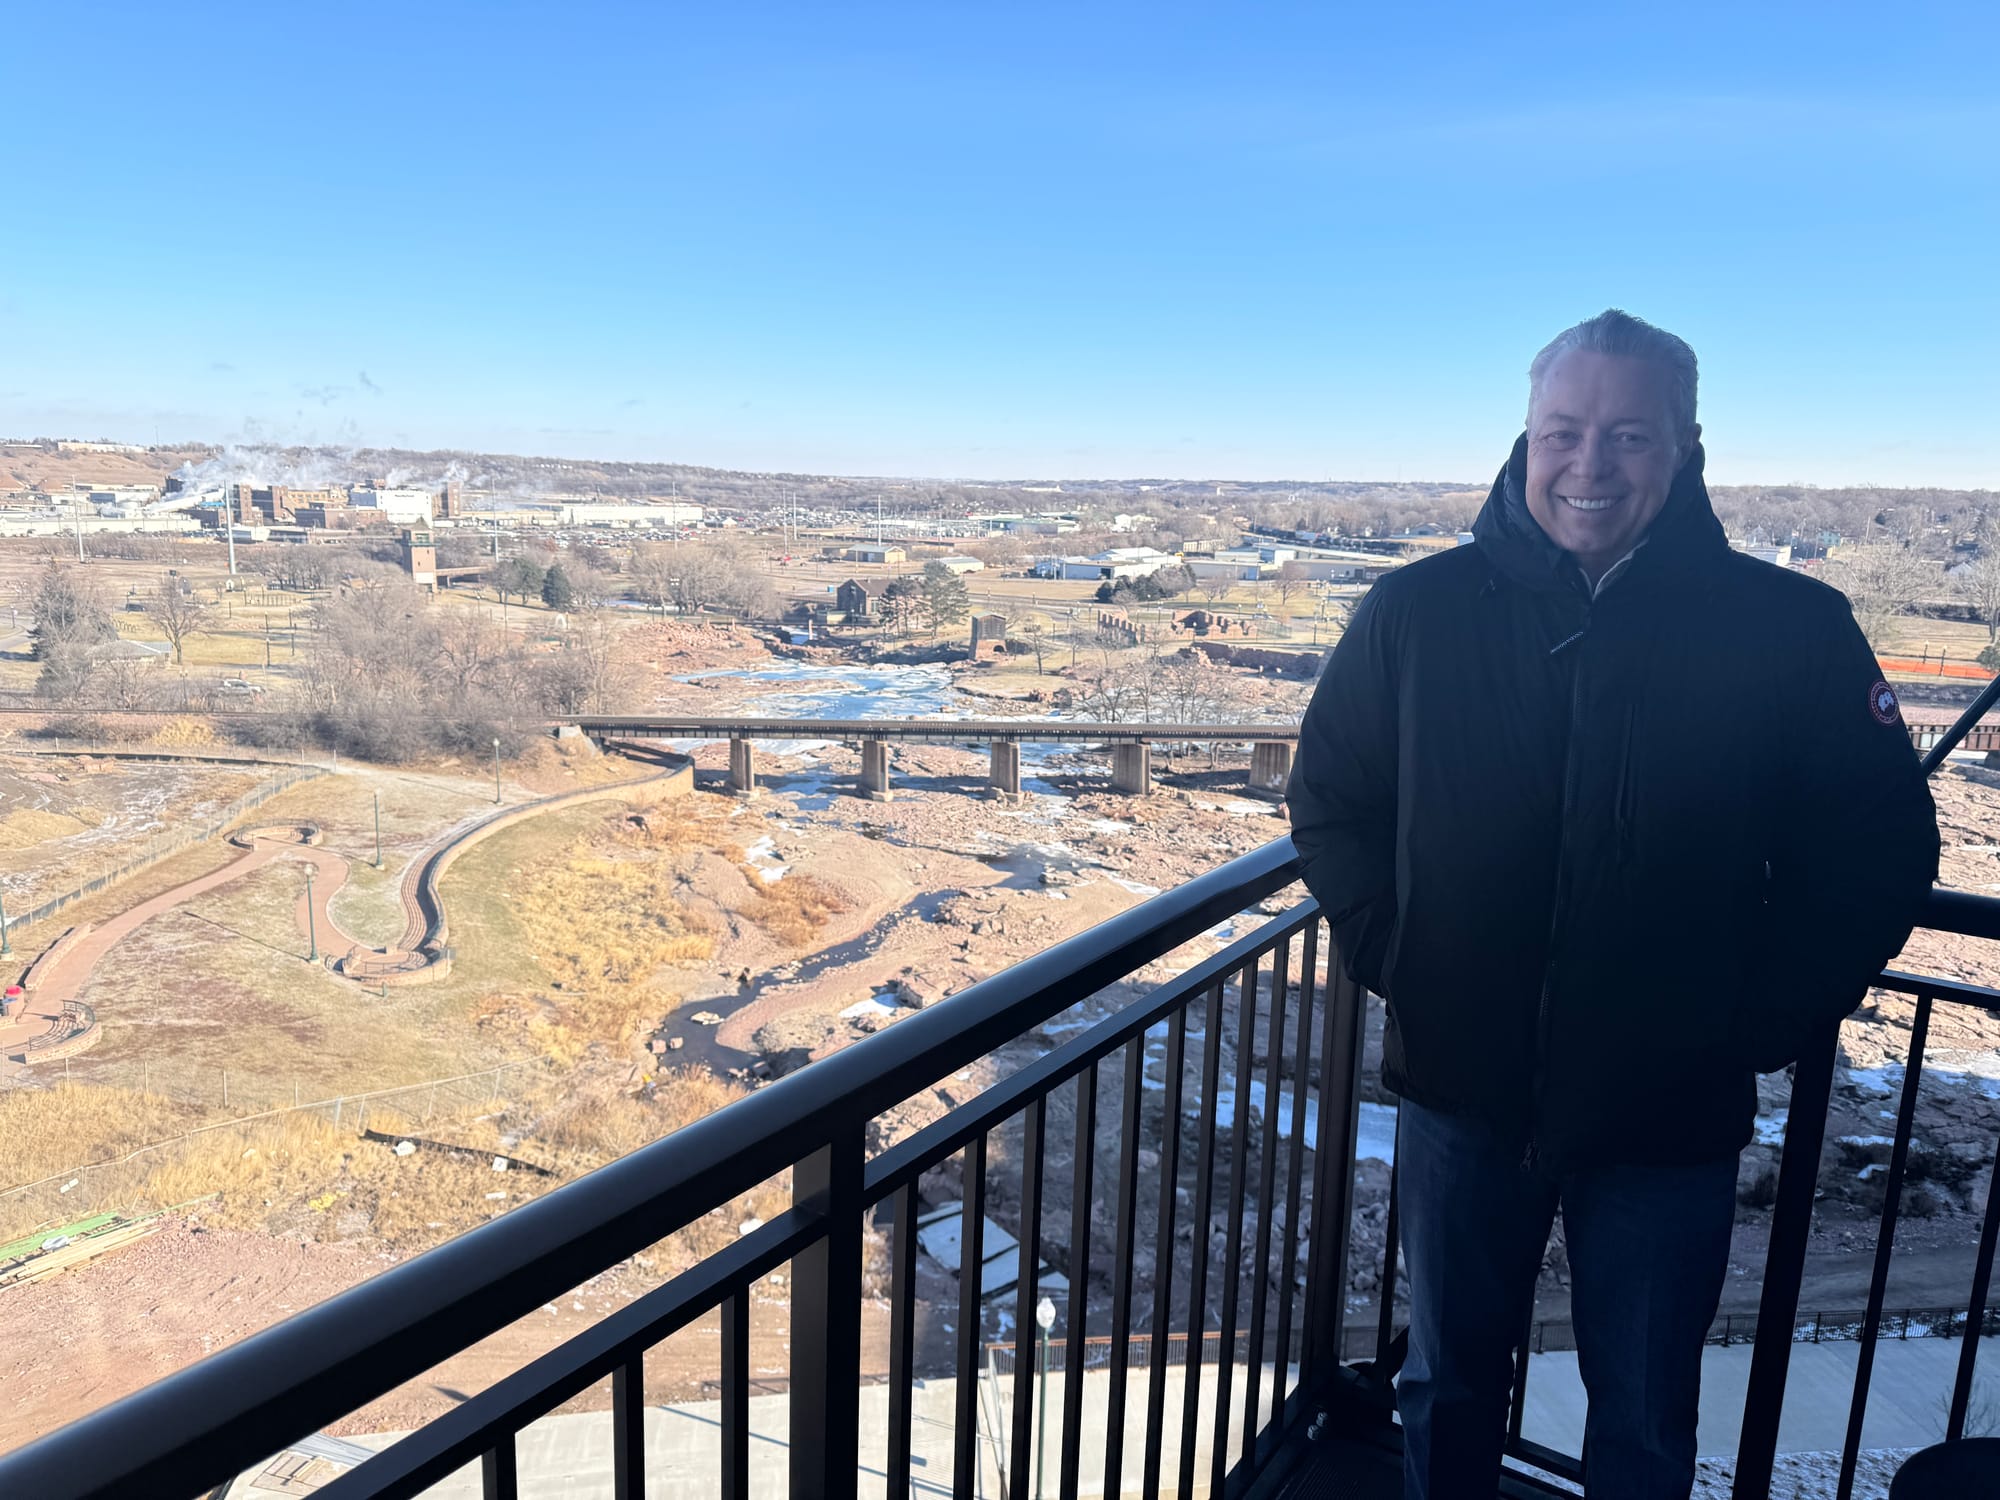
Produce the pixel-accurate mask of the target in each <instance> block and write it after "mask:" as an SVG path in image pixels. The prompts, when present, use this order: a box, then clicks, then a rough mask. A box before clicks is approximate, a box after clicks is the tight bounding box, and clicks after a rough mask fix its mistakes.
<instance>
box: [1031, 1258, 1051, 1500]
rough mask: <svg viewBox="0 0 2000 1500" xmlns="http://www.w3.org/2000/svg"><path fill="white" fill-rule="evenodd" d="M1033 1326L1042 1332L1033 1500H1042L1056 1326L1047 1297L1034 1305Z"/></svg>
mask: <svg viewBox="0 0 2000 1500" xmlns="http://www.w3.org/2000/svg"><path fill="white" fill-rule="evenodd" d="M1035 1326H1036V1327H1038V1328H1040V1329H1041V1331H1042V1336H1041V1346H1042V1349H1041V1369H1040V1372H1039V1377H1038V1380H1037V1383H1038V1384H1039V1385H1040V1386H1041V1391H1042V1415H1041V1419H1040V1420H1039V1421H1038V1422H1037V1423H1036V1424H1035V1500H1042V1459H1043V1456H1044V1454H1045V1453H1046V1452H1047V1450H1048V1441H1049V1330H1050V1329H1051V1328H1053V1327H1055V1326H1056V1305H1055V1303H1053V1302H1051V1301H1050V1300H1049V1299H1048V1298H1047V1297H1044V1298H1042V1300H1041V1301H1039V1302H1037V1303H1036V1304H1035Z"/></svg>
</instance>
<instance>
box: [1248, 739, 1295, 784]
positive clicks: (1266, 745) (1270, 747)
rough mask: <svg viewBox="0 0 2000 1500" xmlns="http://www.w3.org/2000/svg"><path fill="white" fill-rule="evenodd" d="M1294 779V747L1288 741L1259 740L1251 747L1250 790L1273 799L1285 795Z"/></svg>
mask: <svg viewBox="0 0 2000 1500" xmlns="http://www.w3.org/2000/svg"><path fill="white" fill-rule="evenodd" d="M1291 779H1292V745H1291V743H1290V742H1289V741H1287V740H1259V741H1257V742H1256V743H1254V744H1253V745H1251V747H1250V790H1251V791H1253V792H1266V793H1269V794H1270V795H1271V796H1273V797H1282V796H1284V795H1285V783H1286V782H1288V781H1290V780H1291Z"/></svg>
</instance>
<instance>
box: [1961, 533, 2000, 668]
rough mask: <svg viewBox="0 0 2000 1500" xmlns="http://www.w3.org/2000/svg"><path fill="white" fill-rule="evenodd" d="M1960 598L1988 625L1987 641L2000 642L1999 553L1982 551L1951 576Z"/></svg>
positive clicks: (1981, 622)
mask: <svg viewBox="0 0 2000 1500" xmlns="http://www.w3.org/2000/svg"><path fill="white" fill-rule="evenodd" d="M1952 579H1953V582H1955V583H1956V584H1957V585H1958V597H1959V598H1961V599H1963V600H1964V601H1965V602H1966V603H1967V604H1969V605H1971V606H1972V609H1973V612H1974V613H1975V614H1977V615H1978V616H1979V623H1980V624H1982V625H1984V626H1985V627H1986V644H1987V645H1989V646H1992V645H2000V552H1982V553H1980V554H1979V556H1978V557H1977V558H1975V559H1974V560H1973V561H1971V562H1969V563H1967V564H1966V565H1965V566H1964V567H1962V568H1960V569H1959V570H1958V571H1957V572H1956V573H1954V574H1953V575H1952Z"/></svg>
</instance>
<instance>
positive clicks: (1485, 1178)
mask: <svg viewBox="0 0 2000 1500" xmlns="http://www.w3.org/2000/svg"><path fill="white" fill-rule="evenodd" d="M1396 1173H1397V1186H1396V1191H1397V1200H1398V1215H1399V1217H1400V1219H1401V1222H1402V1241H1403V1256H1404V1263H1405V1266H1406V1267H1407V1269H1408V1271H1409V1277H1410V1295H1411V1308H1410V1352H1409V1357H1408V1359H1407V1360H1406V1361H1405V1362H1404V1365H1403V1371H1402V1378H1401V1380H1400V1381H1399V1382H1398V1385H1397V1408H1398V1410H1399V1411H1400V1413H1401V1414H1402V1421H1403V1444H1404V1447H1403V1495H1404V1500H1470V1497H1472V1496H1478V1497H1479V1500H1492V1497H1493V1491H1494V1487H1495V1485H1496V1483H1497V1478H1496V1475H1497V1472H1498V1469H1499V1466H1500V1453H1501V1449H1502V1447H1503V1445H1504V1443H1505V1440H1506V1423H1507V1406H1508V1398H1509V1394H1510V1390H1511V1387H1512V1383H1513V1362H1512V1359H1511V1351H1512V1349H1513V1348H1514V1346H1515V1345H1516V1344H1518V1343H1519V1342H1520V1341H1521V1338H1522V1336H1523V1334H1524V1333H1525V1332H1526V1331H1527V1328H1528V1324H1529V1320H1530V1318H1531V1316H1532V1314H1533V1311H1534V1302H1535V1278H1536V1275H1537V1273H1538V1272H1539V1270H1540V1268H1541V1263H1542V1251H1543V1248H1544V1246H1546V1245H1547V1243H1548V1238H1549V1228H1550V1226H1551V1224H1553V1223H1554V1221H1555V1213H1556V1208H1557V1206H1558V1205H1560V1206H1561V1208H1562V1216H1563V1231H1564V1234H1565V1237H1566V1239H1567V1242H1568V1248H1569V1266H1570V1312H1571V1317H1572V1319H1573V1321H1574V1324H1575V1329H1576V1348H1577V1362H1578V1366H1579V1368H1580V1371H1581V1373H1582V1376H1583V1385H1584V1391H1585V1393H1586V1394H1587V1396H1588V1397H1589V1401H1590V1411H1589V1416H1588V1418H1587V1420H1586V1422H1585V1427H1584V1441H1583V1463H1584V1484H1585V1488H1586V1490H1587V1492H1588V1493H1589V1494H1590V1495H1592V1496H1601V1497H1605V1500H1613V1497H1615V1500H1687V1496H1688V1493H1689V1491H1690V1490H1691V1489H1692V1488H1693V1486H1694V1464H1695V1418H1696V1404H1697V1400H1698V1397H1699V1395H1700V1391H1701V1350H1702V1340H1703V1338H1704V1337H1705V1336H1706V1334H1707V1332H1708V1327H1709V1324H1710V1323H1711V1322H1713V1321H1714V1318H1715V1310H1716V1306H1717V1304H1718V1303H1719V1302H1720V1301H1721V1299H1722V1280H1723V1276H1724V1274H1725V1273H1726V1271H1727V1269H1728V1261H1729V1230H1730V1224H1731V1221H1732V1220H1733V1219H1734V1218H1735V1214H1736V1159H1735V1158H1734V1157H1730V1158H1727V1159H1725V1160H1722V1161H1716V1162H1704V1163H1702V1164H1701V1165H1699V1166H1692V1167H1605V1168H1597V1169H1592V1170H1587V1171H1579V1172H1572V1173H1568V1174H1565V1175H1563V1176H1559V1177H1550V1176H1547V1175H1545V1174H1544V1173H1541V1172H1538V1171H1531V1170H1528V1169H1526V1168H1524V1167H1523V1165H1522V1162H1521V1152H1520V1150H1519V1148H1518V1147H1514V1148H1510V1147H1508V1146H1506V1145H1505V1144H1503V1143H1502V1142H1501V1141H1500V1140H1499V1139H1497V1138H1496V1137H1495V1136H1494V1135H1493V1133H1492V1132H1491V1131H1489V1130H1487V1129H1486V1128H1485V1127H1484V1126H1482V1125H1480V1124H1479V1123H1478V1122H1476V1121H1473V1120H1467V1119H1460V1118H1457V1117H1454V1116H1450V1115H1441V1114H1438V1113H1436V1112H1435V1111H1433V1110H1427V1109H1423V1108H1421V1107H1419V1106H1417V1105H1414V1104H1411V1103H1409V1102H1408V1101H1405V1102H1404V1104H1403V1106H1402V1115H1401V1123H1400V1126H1399V1128H1398V1133H1397V1141H1396Z"/></svg>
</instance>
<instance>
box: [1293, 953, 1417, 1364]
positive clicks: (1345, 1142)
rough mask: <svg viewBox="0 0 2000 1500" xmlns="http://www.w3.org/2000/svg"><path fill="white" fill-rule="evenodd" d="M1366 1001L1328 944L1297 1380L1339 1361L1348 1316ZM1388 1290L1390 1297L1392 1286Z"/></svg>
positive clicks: (1341, 961)
mask: <svg viewBox="0 0 2000 1500" xmlns="http://www.w3.org/2000/svg"><path fill="white" fill-rule="evenodd" d="M1367 1016H1368V1007H1367V1003H1366V996H1365V995H1364V994H1363V992H1362V989H1361V986H1360V985H1358V984H1356V983H1355V982H1354V981H1353V980H1352V979H1349V978H1348V977H1347V971H1346V966H1345V963H1344V955H1343V954H1342V953H1341V951H1340V949H1339V946H1338V945H1337V944H1335V943H1334V942H1332V941H1331V938H1330V935H1329V941H1328V943H1327V953H1326V1016H1325V1029H1324V1031H1323V1032H1322V1034H1321V1038H1320V1063H1319V1135H1318V1138H1317V1139H1316V1140H1314V1142H1313V1201H1312V1255H1311V1259H1310V1261H1309V1266H1310V1270H1309V1272H1308V1274H1307V1276H1306V1309H1305V1326H1304V1335H1305V1343H1304V1347H1303V1349H1301V1351H1300V1358H1299V1364H1300V1369H1299V1376H1300V1379H1299V1384H1300V1386H1301V1387H1302V1388H1303V1387H1306V1386H1308V1385H1309V1384H1310V1383H1311V1382H1313V1381H1314V1380H1315V1379H1316V1378H1317V1379H1318V1380H1319V1381H1320V1382H1321V1383H1325V1381H1326V1379H1327V1377H1328V1375H1329V1372H1328V1371H1327V1370H1324V1369H1322V1368H1321V1363H1322V1361H1323V1362H1324V1363H1325V1364H1327V1365H1330V1366H1333V1367H1336V1368H1337V1367H1338V1366H1339V1365H1340V1363H1341V1357H1342V1354H1343V1352H1344V1351H1343V1349H1342V1334H1343V1331H1344V1329H1345V1325H1346V1317H1347V1241H1348V1231H1349V1228H1350V1227H1351V1225H1352V1222H1353V1217H1354V1152H1355V1149H1356V1147H1357V1145H1358V1135H1357V1131H1358V1122H1359V1106H1360V1095H1361V1045H1362V1033H1363V1028H1364V1027H1365V1025H1366V1022H1367ZM1383 1295H1385V1296H1391V1297H1393V1296H1394V1295H1395V1288H1394V1286H1393V1285H1391V1286H1390V1287H1389V1288H1388V1289H1387V1290H1386V1291H1385V1292H1384V1294H1383Z"/></svg>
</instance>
